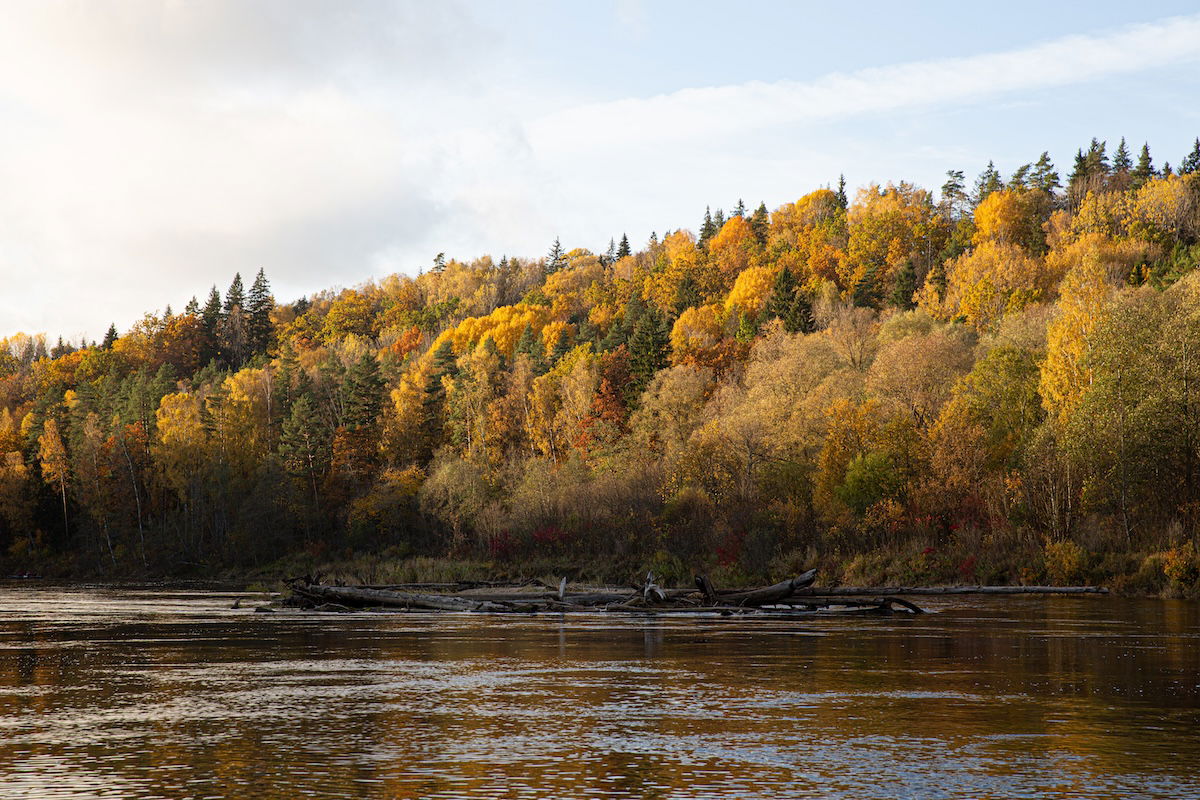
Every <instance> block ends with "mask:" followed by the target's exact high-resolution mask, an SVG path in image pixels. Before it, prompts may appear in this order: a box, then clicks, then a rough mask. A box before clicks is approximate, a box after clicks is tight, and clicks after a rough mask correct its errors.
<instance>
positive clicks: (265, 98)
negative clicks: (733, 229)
mask: <svg viewBox="0 0 1200 800" xmlns="http://www.w3.org/2000/svg"><path fill="white" fill-rule="evenodd" d="M984 5H986V6H988V7H987V8H983V7H982V6H984ZM977 6H978V7H977ZM1079 8H1081V7H1080V6H1077V5H1076V4H1069V3H1045V2H1044V0H1041V1H1039V2H1021V1H1016V2H1014V1H1011V0H1010V1H1009V2H1005V3H998V4H973V3H963V2H961V0H955V2H926V3H916V4H913V3H908V4H898V3H892V2H888V3H878V4H875V3H866V2H858V3H841V4H830V3H827V2H822V3H809V2H779V3H774V2H765V1H760V2H757V3H752V4H742V5H738V4H732V3H729V2H727V0H726V2H720V3H708V2H696V1H695V0H689V1H688V2H668V1H666V0H664V1H663V2H653V1H652V0H640V1H639V0H615V1H612V0H608V1H605V0H592V1H590V2H559V3H551V2H534V1H533V0H506V2H504V3H495V2H465V0H439V2H437V3H429V2H384V1H383V0H379V1H377V2H371V1H369V0H360V1H359V2H347V1H346V0H333V1H327V0H120V1H119V2H105V1H103V0H91V1H89V0H28V1H27V2H26V1H24V0H0V337H3V336H6V335H9V334H12V333H16V332H18V331H24V332H28V333H34V332H44V333H46V334H48V336H49V337H50V338H51V340H53V339H55V338H56V337H58V336H62V337H64V338H65V339H67V340H68V341H74V342H78V341H80V340H81V339H85V338H86V339H87V340H91V339H99V338H102V337H103V335H104V332H105V330H107V328H108V326H109V324H110V323H115V324H116V326H117V328H118V329H119V330H120V331H122V332H124V331H126V330H128V328H129V327H130V326H131V325H132V324H133V323H134V322H135V321H137V320H138V319H140V318H141V317H142V315H143V314H144V313H146V312H157V311H161V310H163V309H165V308H166V307H167V306H168V305H170V306H172V307H173V308H174V309H175V310H176V311H178V310H180V309H182V308H183V306H184V305H185V304H186V303H187V301H188V299H189V298H190V297H192V296H193V295H195V296H198V297H199V298H200V299H201V300H202V301H203V299H204V297H205V296H206V295H207V293H208V290H209V287H210V286H212V285H216V286H217V287H218V289H220V290H221V291H222V292H223V291H224V289H225V287H227V286H228V285H229V282H230V280H231V279H232V277H233V274H234V273H235V272H240V273H241V274H242V276H243V277H244V278H246V279H247V282H249V278H250V276H253V274H254V273H256V272H257V271H258V270H259V269H260V268H261V269H263V270H264V271H265V272H266V275H267V277H268V278H269V279H270V281H271V285H272V288H273V291H274V294H275V296H276V299H277V300H278V301H280V302H291V301H293V300H295V299H297V298H299V297H301V296H305V295H309V294H311V293H314V292H317V291H321V290H325V289H329V288H334V287H348V286H355V285H358V284H361V283H363V282H364V281H367V280H371V279H377V278H380V277H383V276H385V275H388V274H391V273H394V272H400V273H406V274H416V273H417V271H418V270H422V269H428V267H429V265H430V264H431V263H432V261H433V258H434V256H435V255H436V254H437V253H439V252H444V253H445V254H446V256H447V257H448V258H458V259H460V260H469V259H472V258H475V257H478V256H481V255H484V254H490V255H492V256H494V257H496V258H499V256H500V255H501V254H509V255H517V256H524V257H538V256H541V255H544V254H545V252H546V251H547V250H548V249H549V247H550V245H551V243H552V242H553V241H554V239H555V238H556V237H557V238H560V239H561V241H562V244H563V246H564V247H566V248H567V249H571V248H575V247H587V248H589V249H592V250H593V251H602V250H604V249H605V248H606V247H607V245H608V242H609V240H610V239H611V238H614V237H615V238H617V239H619V238H620V236H621V234H622V233H627V234H628V235H629V238H630V241H631V242H632V243H633V244H634V245H635V247H636V246H640V245H641V244H642V243H644V242H645V241H646V240H647V238H648V237H649V235H650V233H651V231H657V232H659V233H661V232H663V231H666V230H673V229H675V228H680V227H684V228H691V229H693V230H695V229H696V228H697V227H698V225H699V222H700V220H701V219H702V217H703V214H704V209H705V207H706V206H711V207H712V208H713V209H716V208H718V207H722V208H725V209H730V208H732V207H733V206H734V205H735V204H736V203H737V201H738V199H739V198H742V199H744V200H745V201H746V203H747V205H749V206H750V207H755V206H757V205H758V203H759V202H765V203H766V204H767V206H768V207H769V208H775V207H777V206H779V205H781V204H782V203H785V202H791V201H794V200H796V199H797V198H798V197H800V196H801V195H803V194H805V193H807V192H809V191H811V190H813V189H815V188H818V187H821V186H825V185H831V184H836V183H837V180H838V176H839V175H841V174H844V175H845V177H846V181H847V183H848V185H849V186H850V187H851V188H852V189H853V188H855V187H859V186H863V185H866V184H867V183H869V182H872V181H874V182H880V183H885V182H887V181H900V180H908V181H911V182H914V183H917V184H919V185H922V186H925V187H928V188H931V189H935V190H936V189H937V188H938V187H940V186H941V184H942V182H943V181H944V179H945V172H946V171H947V170H950V169H961V170H964V171H965V172H966V173H967V175H968V176H969V177H973V176H975V175H977V174H978V173H979V172H980V171H981V170H982V169H983V168H984V166H985V165H986V164H987V162H988V161H989V160H994V161H995V164H996V166H997V167H998V168H999V169H1000V170H1001V172H1002V173H1004V174H1005V175H1007V174H1010V173H1011V172H1012V171H1013V170H1015V169H1016V168H1017V167H1019V166H1020V165H1021V164H1024V163H1026V162H1030V161H1034V160H1036V158H1037V157H1038V155H1039V154H1040V153H1041V152H1042V151H1043V150H1047V151H1049V152H1050V154H1051V156H1052V157H1053V158H1054V160H1055V162H1056V164H1057V165H1058V167H1059V171H1060V172H1061V173H1062V174H1063V176H1064V177H1065V175H1066V174H1067V173H1068V172H1069V171H1070V166H1071V162H1072V157H1073V155H1074V153H1075V151H1076V150H1077V149H1078V148H1079V147H1081V146H1086V145H1087V143H1088V142H1089V141H1090V140H1091V138H1092V137H1097V138H1099V139H1101V140H1105V141H1107V142H1108V143H1109V147H1110V151H1111V149H1112V148H1114V147H1115V145H1116V142H1117V140H1119V139H1120V138H1121V137H1122V136H1124V137H1126V139H1127V140H1128V141H1129V142H1130V145H1131V149H1133V150H1134V151H1135V152H1136V150H1137V149H1138V148H1140V146H1141V144H1142V142H1149V144H1150V147H1151V151H1152V153H1153V155H1154V157H1155V160H1156V163H1157V164H1159V165H1161V163H1162V161H1163V160H1167V161H1170V162H1172V163H1174V164H1178V162H1179V161H1180V160H1181V159H1182V157H1183V155H1184V154H1185V153H1186V152H1187V151H1188V150H1189V149H1190V147H1191V142H1192V141H1193V139H1194V138H1195V137H1196V136H1198V135H1200V104H1198V103H1197V102H1196V98H1197V97H1200V13H1198V12H1200V9H1197V7H1196V5H1195V3H1194V2H1154V0H1147V1H1146V2H1141V3H1137V4H1131V3H1119V4H1118V3H1110V2H1090V3H1088V4H1087V6H1086V9H1087V10H1086V12H1081V11H1080V10H1078V9H1079Z"/></svg>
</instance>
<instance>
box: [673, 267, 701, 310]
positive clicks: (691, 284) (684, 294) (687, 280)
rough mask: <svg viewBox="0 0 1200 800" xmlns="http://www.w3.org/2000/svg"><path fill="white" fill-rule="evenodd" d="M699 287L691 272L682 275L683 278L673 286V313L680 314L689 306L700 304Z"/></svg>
mask: <svg viewBox="0 0 1200 800" xmlns="http://www.w3.org/2000/svg"><path fill="white" fill-rule="evenodd" d="M701 299H702V298H701V297H700V287H698V286H697V285H696V279H695V278H693V277H692V275H691V273H688V274H686V275H684V276H683V280H681V281H680V282H679V286H677V287H676V288H675V313H676V314H682V313H683V312H684V311H687V310H688V309H689V308H693V307H695V306H698V305H700V301H701Z"/></svg>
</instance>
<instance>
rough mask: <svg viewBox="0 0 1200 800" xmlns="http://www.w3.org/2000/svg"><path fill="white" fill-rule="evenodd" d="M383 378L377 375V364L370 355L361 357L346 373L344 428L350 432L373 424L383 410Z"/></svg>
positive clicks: (366, 354)
mask: <svg viewBox="0 0 1200 800" xmlns="http://www.w3.org/2000/svg"><path fill="white" fill-rule="evenodd" d="M383 389H384V381H383V377H382V376H381V375H380V374H379V362H378V361H377V360H376V359H375V356H373V355H371V354H370V353H363V355H362V357H361V358H359V359H358V361H356V362H354V364H353V365H352V366H351V367H350V369H349V370H347V371H346V388H345V396H346V416H345V420H346V427H347V428H350V429H351V430H357V429H361V428H367V427H370V426H372V425H374V424H375V422H376V420H377V419H378V418H379V412H380V411H381V410H382V409H383Z"/></svg>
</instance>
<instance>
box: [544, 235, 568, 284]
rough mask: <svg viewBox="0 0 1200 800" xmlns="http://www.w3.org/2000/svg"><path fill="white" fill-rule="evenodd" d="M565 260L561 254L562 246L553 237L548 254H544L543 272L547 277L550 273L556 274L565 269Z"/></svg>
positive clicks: (556, 238)
mask: <svg viewBox="0 0 1200 800" xmlns="http://www.w3.org/2000/svg"><path fill="white" fill-rule="evenodd" d="M566 264H567V260H566V258H565V256H564V254H563V249H562V244H560V243H559V241H558V237H557V236H556V237H554V244H553V246H551V248H550V252H549V253H547V254H546V269H545V272H546V274H547V275H549V274H550V273H552V272H558V271H559V270H560V269H562V268H563V267H565V266H566Z"/></svg>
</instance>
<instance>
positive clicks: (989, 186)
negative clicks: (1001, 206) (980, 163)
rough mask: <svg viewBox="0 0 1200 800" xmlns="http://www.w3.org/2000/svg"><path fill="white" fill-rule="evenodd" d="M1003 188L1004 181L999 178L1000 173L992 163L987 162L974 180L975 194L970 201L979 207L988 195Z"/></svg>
mask: <svg viewBox="0 0 1200 800" xmlns="http://www.w3.org/2000/svg"><path fill="white" fill-rule="evenodd" d="M1003 188H1004V181H1003V180H1002V179H1001V178H1000V171H999V170H997V169H996V165H995V164H994V163H993V162H992V161H988V163H987V166H986V167H985V168H984V170H983V172H981V173H979V177H978V178H976V179H975V192H974V195H973V197H972V198H971V199H972V200H974V201H975V205H979V204H980V203H982V202H983V201H984V198H986V197H987V196H988V195H989V194H991V193H992V192H998V191H1000V190H1001V189H1003Z"/></svg>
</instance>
